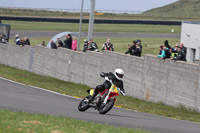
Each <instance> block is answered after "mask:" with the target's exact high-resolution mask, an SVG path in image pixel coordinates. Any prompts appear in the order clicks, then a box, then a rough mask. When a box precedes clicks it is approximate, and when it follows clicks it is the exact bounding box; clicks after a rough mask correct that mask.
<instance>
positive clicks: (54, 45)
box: [51, 40, 57, 49]
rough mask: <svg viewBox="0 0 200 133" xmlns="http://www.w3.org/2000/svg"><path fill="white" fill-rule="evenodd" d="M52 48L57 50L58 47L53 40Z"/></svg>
mask: <svg viewBox="0 0 200 133" xmlns="http://www.w3.org/2000/svg"><path fill="white" fill-rule="evenodd" d="M51 48H52V49H57V45H56V44H55V42H54V41H53V40H51Z"/></svg>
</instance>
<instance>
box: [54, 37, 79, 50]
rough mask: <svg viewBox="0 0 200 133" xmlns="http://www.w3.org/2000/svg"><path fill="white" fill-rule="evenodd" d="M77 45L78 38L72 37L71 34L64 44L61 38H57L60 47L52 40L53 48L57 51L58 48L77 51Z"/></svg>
mask: <svg viewBox="0 0 200 133" xmlns="http://www.w3.org/2000/svg"><path fill="white" fill-rule="evenodd" d="M77 43H78V42H77V40H76V37H72V36H71V34H67V35H66V39H65V40H64V42H62V41H61V39H60V38H57V44H58V45H56V43H55V42H54V41H53V40H51V48H52V49H57V48H58V47H63V48H67V49H71V50H77Z"/></svg>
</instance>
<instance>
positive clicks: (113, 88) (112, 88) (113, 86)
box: [111, 85, 119, 93]
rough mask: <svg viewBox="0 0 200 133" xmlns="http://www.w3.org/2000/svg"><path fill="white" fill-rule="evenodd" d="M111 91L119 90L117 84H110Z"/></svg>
mask: <svg viewBox="0 0 200 133" xmlns="http://www.w3.org/2000/svg"><path fill="white" fill-rule="evenodd" d="M111 91H112V92H116V93H118V92H119V89H118V88H117V86H115V85H112V86H111Z"/></svg>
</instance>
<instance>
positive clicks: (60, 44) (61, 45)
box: [57, 38, 64, 47]
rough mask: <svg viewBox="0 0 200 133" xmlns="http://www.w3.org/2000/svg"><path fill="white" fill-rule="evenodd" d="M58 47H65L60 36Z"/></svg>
mask: <svg viewBox="0 0 200 133" xmlns="http://www.w3.org/2000/svg"><path fill="white" fill-rule="evenodd" d="M57 42H58V47H64V45H63V42H62V41H61V40H60V38H57Z"/></svg>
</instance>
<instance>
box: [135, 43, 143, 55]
mask: <svg viewBox="0 0 200 133" xmlns="http://www.w3.org/2000/svg"><path fill="white" fill-rule="evenodd" d="M136 44H138V45H139V47H140V56H141V54H142V48H143V47H142V41H141V40H136Z"/></svg>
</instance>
